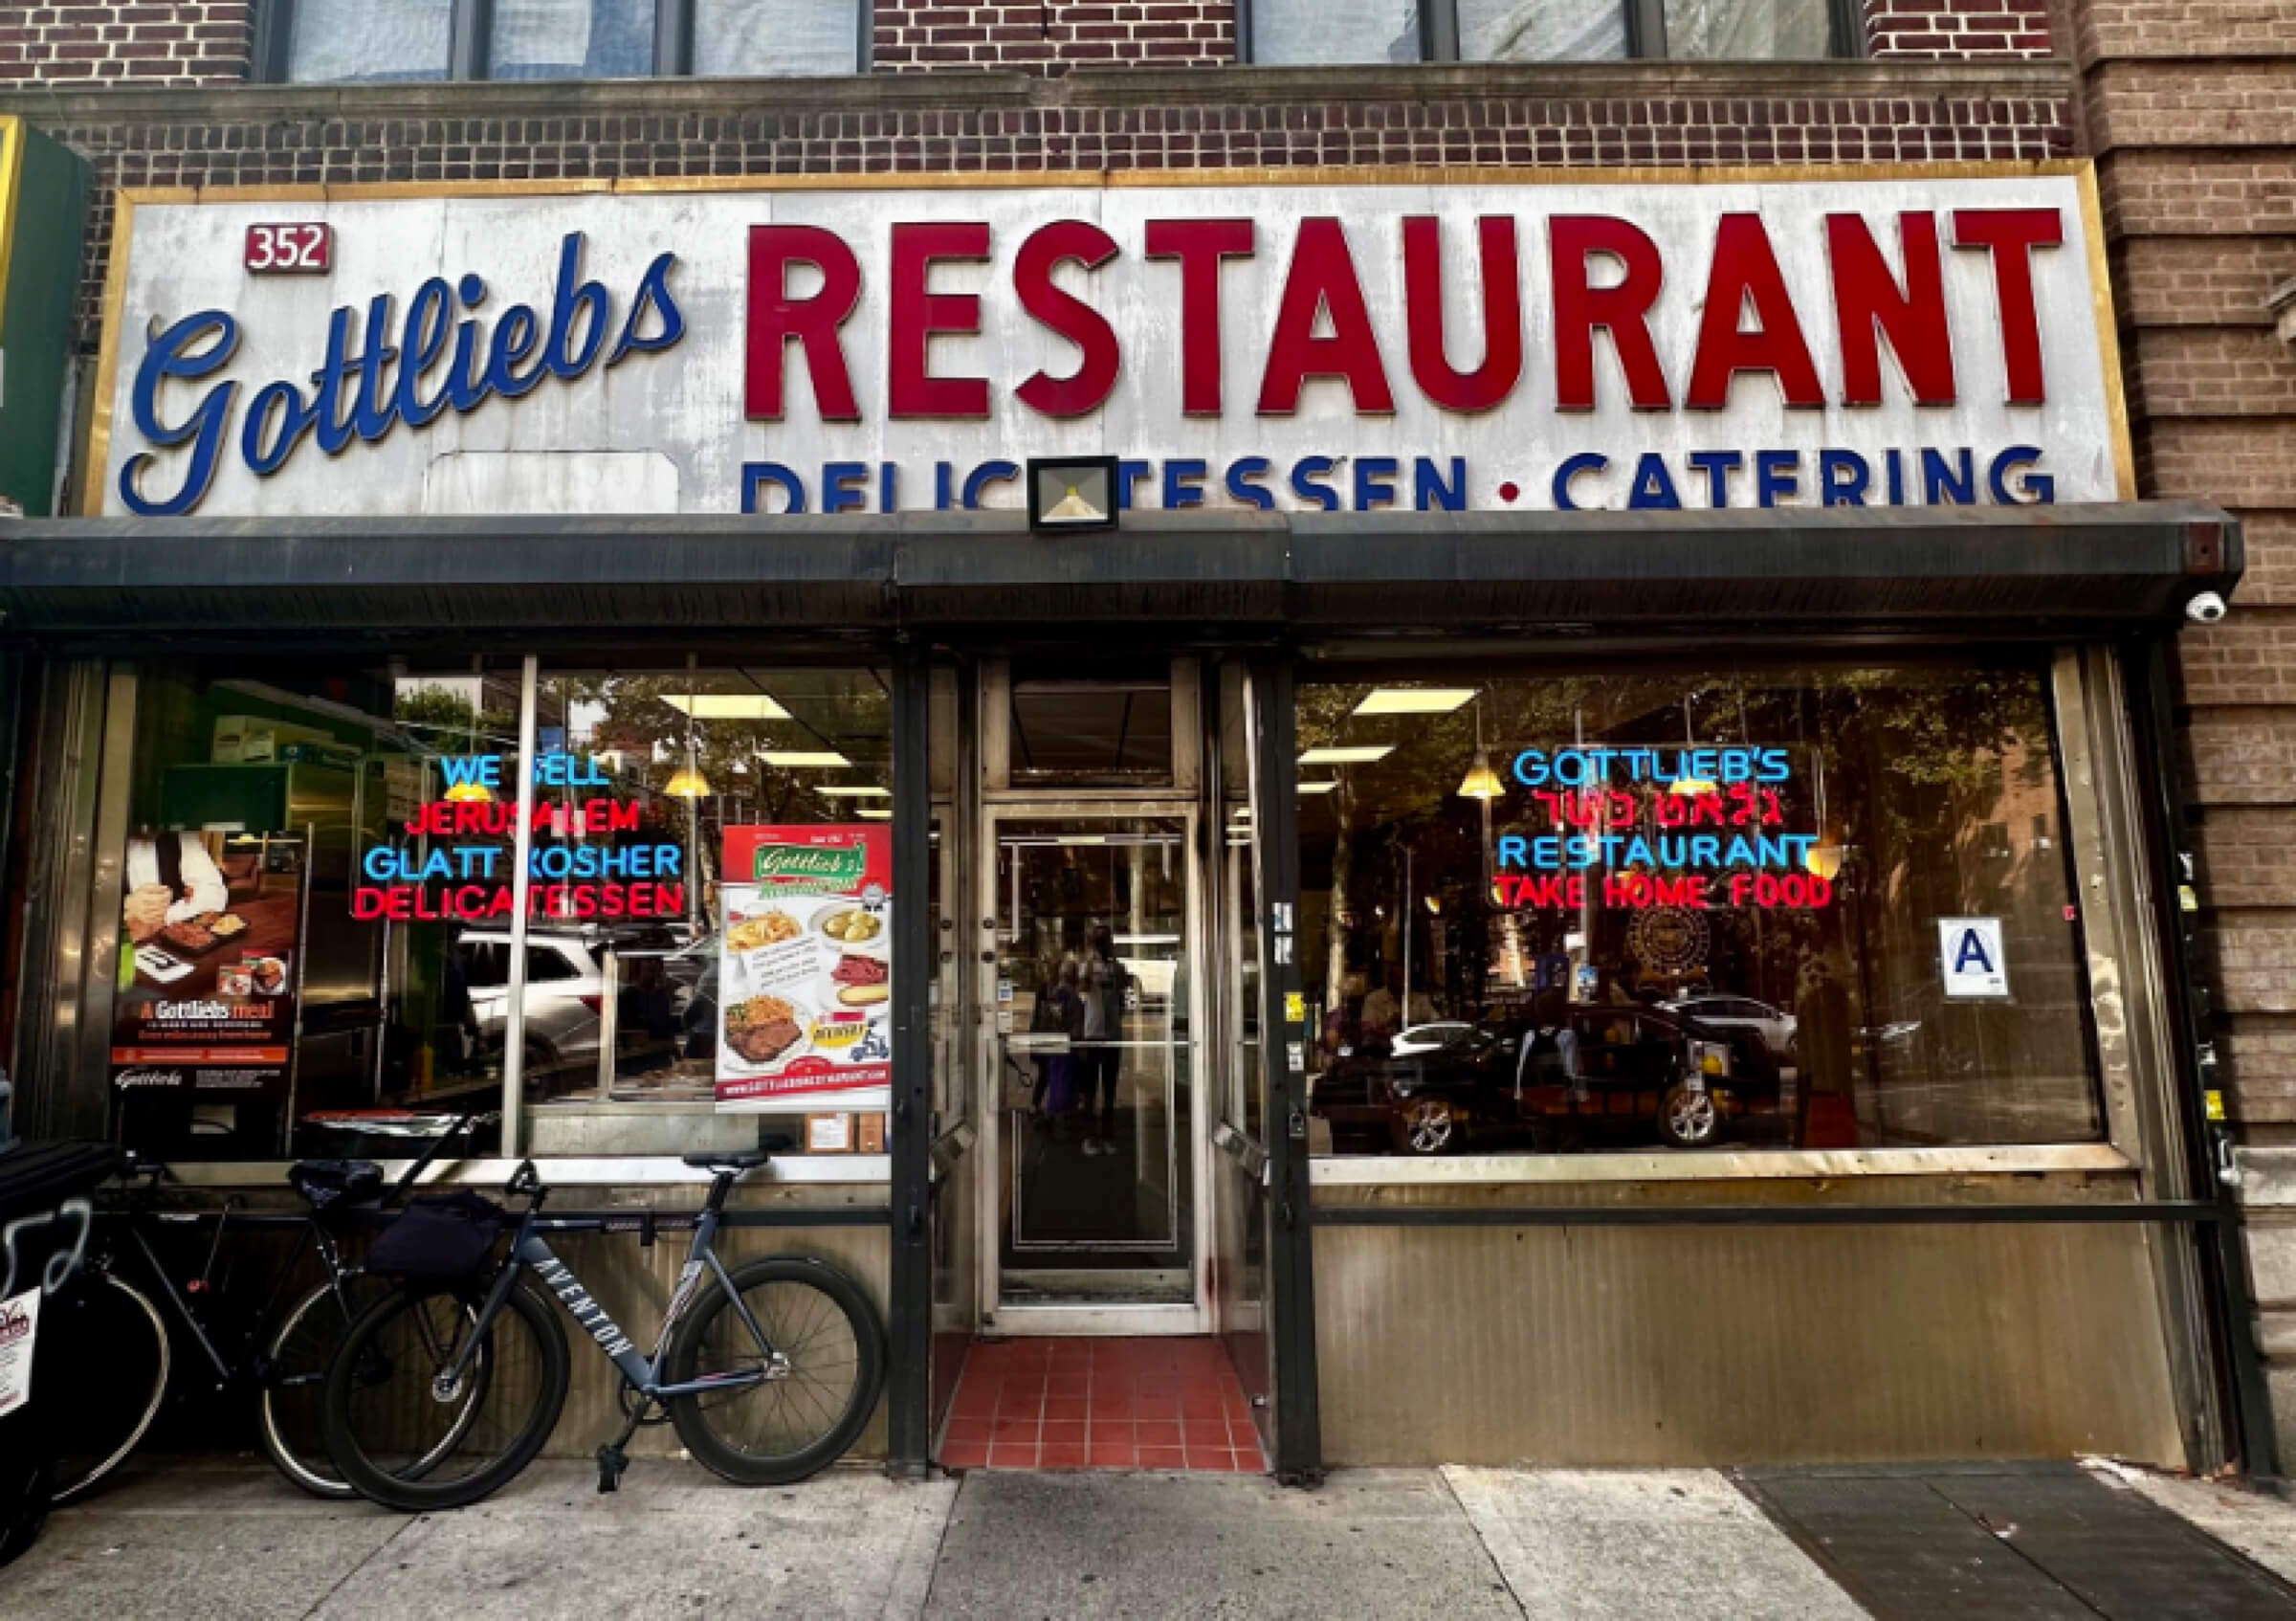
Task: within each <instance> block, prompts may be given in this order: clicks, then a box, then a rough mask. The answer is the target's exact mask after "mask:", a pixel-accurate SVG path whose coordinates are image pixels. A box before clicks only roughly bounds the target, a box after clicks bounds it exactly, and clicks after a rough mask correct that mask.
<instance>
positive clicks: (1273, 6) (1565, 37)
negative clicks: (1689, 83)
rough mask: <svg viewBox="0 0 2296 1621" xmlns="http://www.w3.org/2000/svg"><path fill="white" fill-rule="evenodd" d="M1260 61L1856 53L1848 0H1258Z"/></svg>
mask: <svg viewBox="0 0 2296 1621" xmlns="http://www.w3.org/2000/svg"><path fill="white" fill-rule="evenodd" d="M1249 16H1250V33H1249V38H1250V49H1251V59H1252V60H1253V61H1255V62H1258V63H1262V64H1265V65H1269V66H1279V67H1300V66H1316V65H1336V64H1340V63H1349V62H1423V61H1468V62H1590V61H1608V60H1614V59H1618V58H1622V57H1628V56H1643V57H1670V58H1674V59H1677V60H1701V61H1733V60H1735V61H1781V60H1800V59H1814V58H1818V57H1823V56H1853V55H1855V54H1856V51H1857V41H1858V37H1859V36H1858V20H1857V11H1856V9H1855V7H1854V5H1853V4H1851V3H1850V0H1250V12H1249Z"/></svg>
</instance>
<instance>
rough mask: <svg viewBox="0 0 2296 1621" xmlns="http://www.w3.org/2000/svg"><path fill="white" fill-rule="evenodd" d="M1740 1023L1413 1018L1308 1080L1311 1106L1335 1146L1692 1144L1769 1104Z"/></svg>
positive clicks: (1631, 1014) (1767, 1076)
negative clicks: (1512, 1141) (1415, 1021)
mask: <svg viewBox="0 0 2296 1621" xmlns="http://www.w3.org/2000/svg"><path fill="white" fill-rule="evenodd" d="M1760 1045H1761V1044H1760V1041H1759V1038H1758V1037H1756V1036H1755V1035H1754V1034H1753V1033H1751V1032H1748V1031H1735V1032H1733V1031H1724V1030H1720V1029H1716V1028H1712V1027H1709V1026H1706V1025H1702V1024H1700V1023H1699V1022H1698V1021H1697V1020H1695V1019H1693V1018H1689V1017H1687V1016H1685V1015H1683V1014H1680V1013H1675V1012H1670V1011H1668V1010H1665V1009H1661V1008H1652V1007H1625V1006H1616V1005H1611V1004H1591V1005H1588V1004H1582V1005H1578V1006H1574V1007H1572V1008H1570V1009H1569V1010H1567V1012H1565V1013H1564V1014H1563V1017H1562V1022H1560V1023H1559V1024H1557V1025H1555V1026H1553V1027H1550V1028H1543V1029H1542V1028H1541V1027H1539V1026H1538V1025H1536V1024H1535V1023H1533V1022H1531V1021H1529V1020H1527V1019H1522V1018H1509V1019H1502V1020H1494V1021H1492V1022H1491V1023H1490V1024H1484V1025H1468V1024H1455V1023H1442V1024H1427V1025H1417V1026H1413V1027H1412V1028H1410V1029H1408V1030H1405V1031H1403V1032H1402V1033H1400V1034H1399V1035H1398V1036H1397V1037H1396V1038H1395V1039H1394V1041H1393V1042H1391V1043H1385V1044H1378V1045H1375V1046H1373V1047H1371V1048H1367V1049H1364V1050H1361V1051H1358V1052H1355V1053H1351V1054H1347V1055H1343V1056H1341V1057H1340V1058H1338V1059H1337V1060H1336V1061H1335V1062H1334V1063H1333V1064H1332V1066H1331V1067H1330V1068H1329V1069H1327V1070H1326V1071H1325V1072H1324V1073H1323V1074H1322V1075H1321V1076H1319V1077H1317V1078H1316V1081H1315V1086H1314V1094H1313V1097H1312V1098H1311V1100H1310V1103H1309V1107H1310V1109H1311V1111H1312V1112H1313V1113H1314V1114H1317V1115H1320V1116H1322V1117H1323V1118H1324V1119H1326V1120H1328V1121H1331V1123H1332V1136H1333V1142H1334V1145H1335V1146H1336V1147H1339V1148H1341V1149H1355V1150H1358V1151H1372V1152H1377V1151H1380V1150H1381V1149H1385V1148H1387V1147H1390V1146H1392V1147H1393V1148H1395V1149H1396V1150H1397V1151H1399V1152H1402V1153H1408V1154H1442V1153H1448V1152H1452V1151H1455V1150H1456V1149H1458V1148H1460V1147H1461V1146H1462V1145H1464V1144H1466V1143H1467V1142H1468V1141H1469V1140H1471V1139H1475V1138H1486V1137H1503V1136H1507V1135H1514V1134H1527V1135H1528V1136H1529V1137H1530V1138H1531V1140H1532V1144H1533V1146H1534V1147H1536V1148H1540V1149H1545V1148H1548V1147H1552V1146H1555V1145H1556V1142H1557V1140H1558V1139H1559V1138H1560V1137H1561V1136H1562V1135H1564V1134H1566V1133H1568V1134H1570V1135H1572V1136H1574V1137H1584V1136H1587V1135H1591V1134H1594V1133H1597V1132H1603V1133H1612V1134H1615V1133H1617V1132H1619V1131H1620V1130H1622V1128H1623V1131H1624V1132H1625V1133H1626V1134H1628V1135H1636V1134H1639V1133H1641V1132H1642V1131H1644V1130H1645V1129H1647V1130H1651V1131H1655V1133H1656V1135H1657V1136H1658V1137H1659V1138H1660V1139H1661V1140H1663V1141H1665V1142H1667V1143H1669V1144H1673V1145H1674V1146H1676V1147H1683V1148H1694V1147H1702V1146H1705V1145H1706V1144H1711V1143H1713V1142H1715V1141H1716V1140H1718V1139H1719V1138H1720V1136H1721V1135H1722V1131H1723V1127H1724V1122H1725V1121H1727V1120H1728V1119H1729V1118H1730V1117H1732V1116H1733V1115H1739V1114H1744V1113H1749V1112H1753V1111H1754V1110H1755V1109H1758V1108H1763V1107H1768V1108H1773V1109H1774V1108H1776V1106H1777V1098H1778V1083H1777V1065H1776V1064H1774V1063H1770V1062H1767V1061H1765V1059H1766V1055H1763V1054H1761V1053H1759V1052H1758V1051H1757V1050H1758V1049H1759V1048H1760Z"/></svg>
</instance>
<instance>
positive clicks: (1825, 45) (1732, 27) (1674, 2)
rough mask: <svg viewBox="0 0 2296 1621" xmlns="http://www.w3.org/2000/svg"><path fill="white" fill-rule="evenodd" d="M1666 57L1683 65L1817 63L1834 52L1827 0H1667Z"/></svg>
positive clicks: (1831, 14)
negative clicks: (1761, 62)
mask: <svg viewBox="0 0 2296 1621" xmlns="http://www.w3.org/2000/svg"><path fill="white" fill-rule="evenodd" d="M1666 14H1667V56H1671V57H1674V58H1676V59H1677V60H1683V61H1714V62H1757V61H1765V62H1789V61H1816V60H1819V59H1821V58H1822V57H1824V56H1829V55H1831V54H1832V50H1833V13H1832V10H1831V8H1830V7H1829V6H1828V5H1827V4H1826V0H1666Z"/></svg>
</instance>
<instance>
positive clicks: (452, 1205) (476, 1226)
mask: <svg viewBox="0 0 2296 1621" xmlns="http://www.w3.org/2000/svg"><path fill="white" fill-rule="evenodd" d="M501 1231H502V1207H501V1206H500V1205H497V1204H496V1203H495V1202H494V1201H493V1200H491V1199H482V1198H480V1197H479V1196H478V1195H477V1194H475V1193H467V1192H466V1193H441V1194H436V1195H433V1196H431V1197H428V1198H422V1199H410V1200H408V1202H407V1208H406V1210H403V1211H402V1212H400V1214H399V1216H398V1218H397V1219H396V1220H394V1221H393V1222H392V1223H391V1224H390V1225H389V1226H388V1227H386V1228H385V1229H384V1230H383V1234H382V1236H381V1237H379V1238H377V1239H376V1240H375V1247H374V1248H373V1249H372V1250H370V1251H368V1252H367V1256H366V1270H367V1271H369V1272H371V1273H375V1274H377V1275H378V1276H380V1277H406V1278H412V1279H414V1280H416V1281H418V1282H432V1283H452V1282H455V1281H458V1280H459V1279H462V1278H465V1277H474V1276H475V1275H476V1274H477V1273H478V1271H479V1270H480V1269H481V1268H483V1267H484V1266H485V1265H486V1260H487V1256H488V1255H492V1254H493V1253H494V1248H495V1239H496V1238H497V1236H498V1235H499V1234H500V1232H501Z"/></svg>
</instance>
